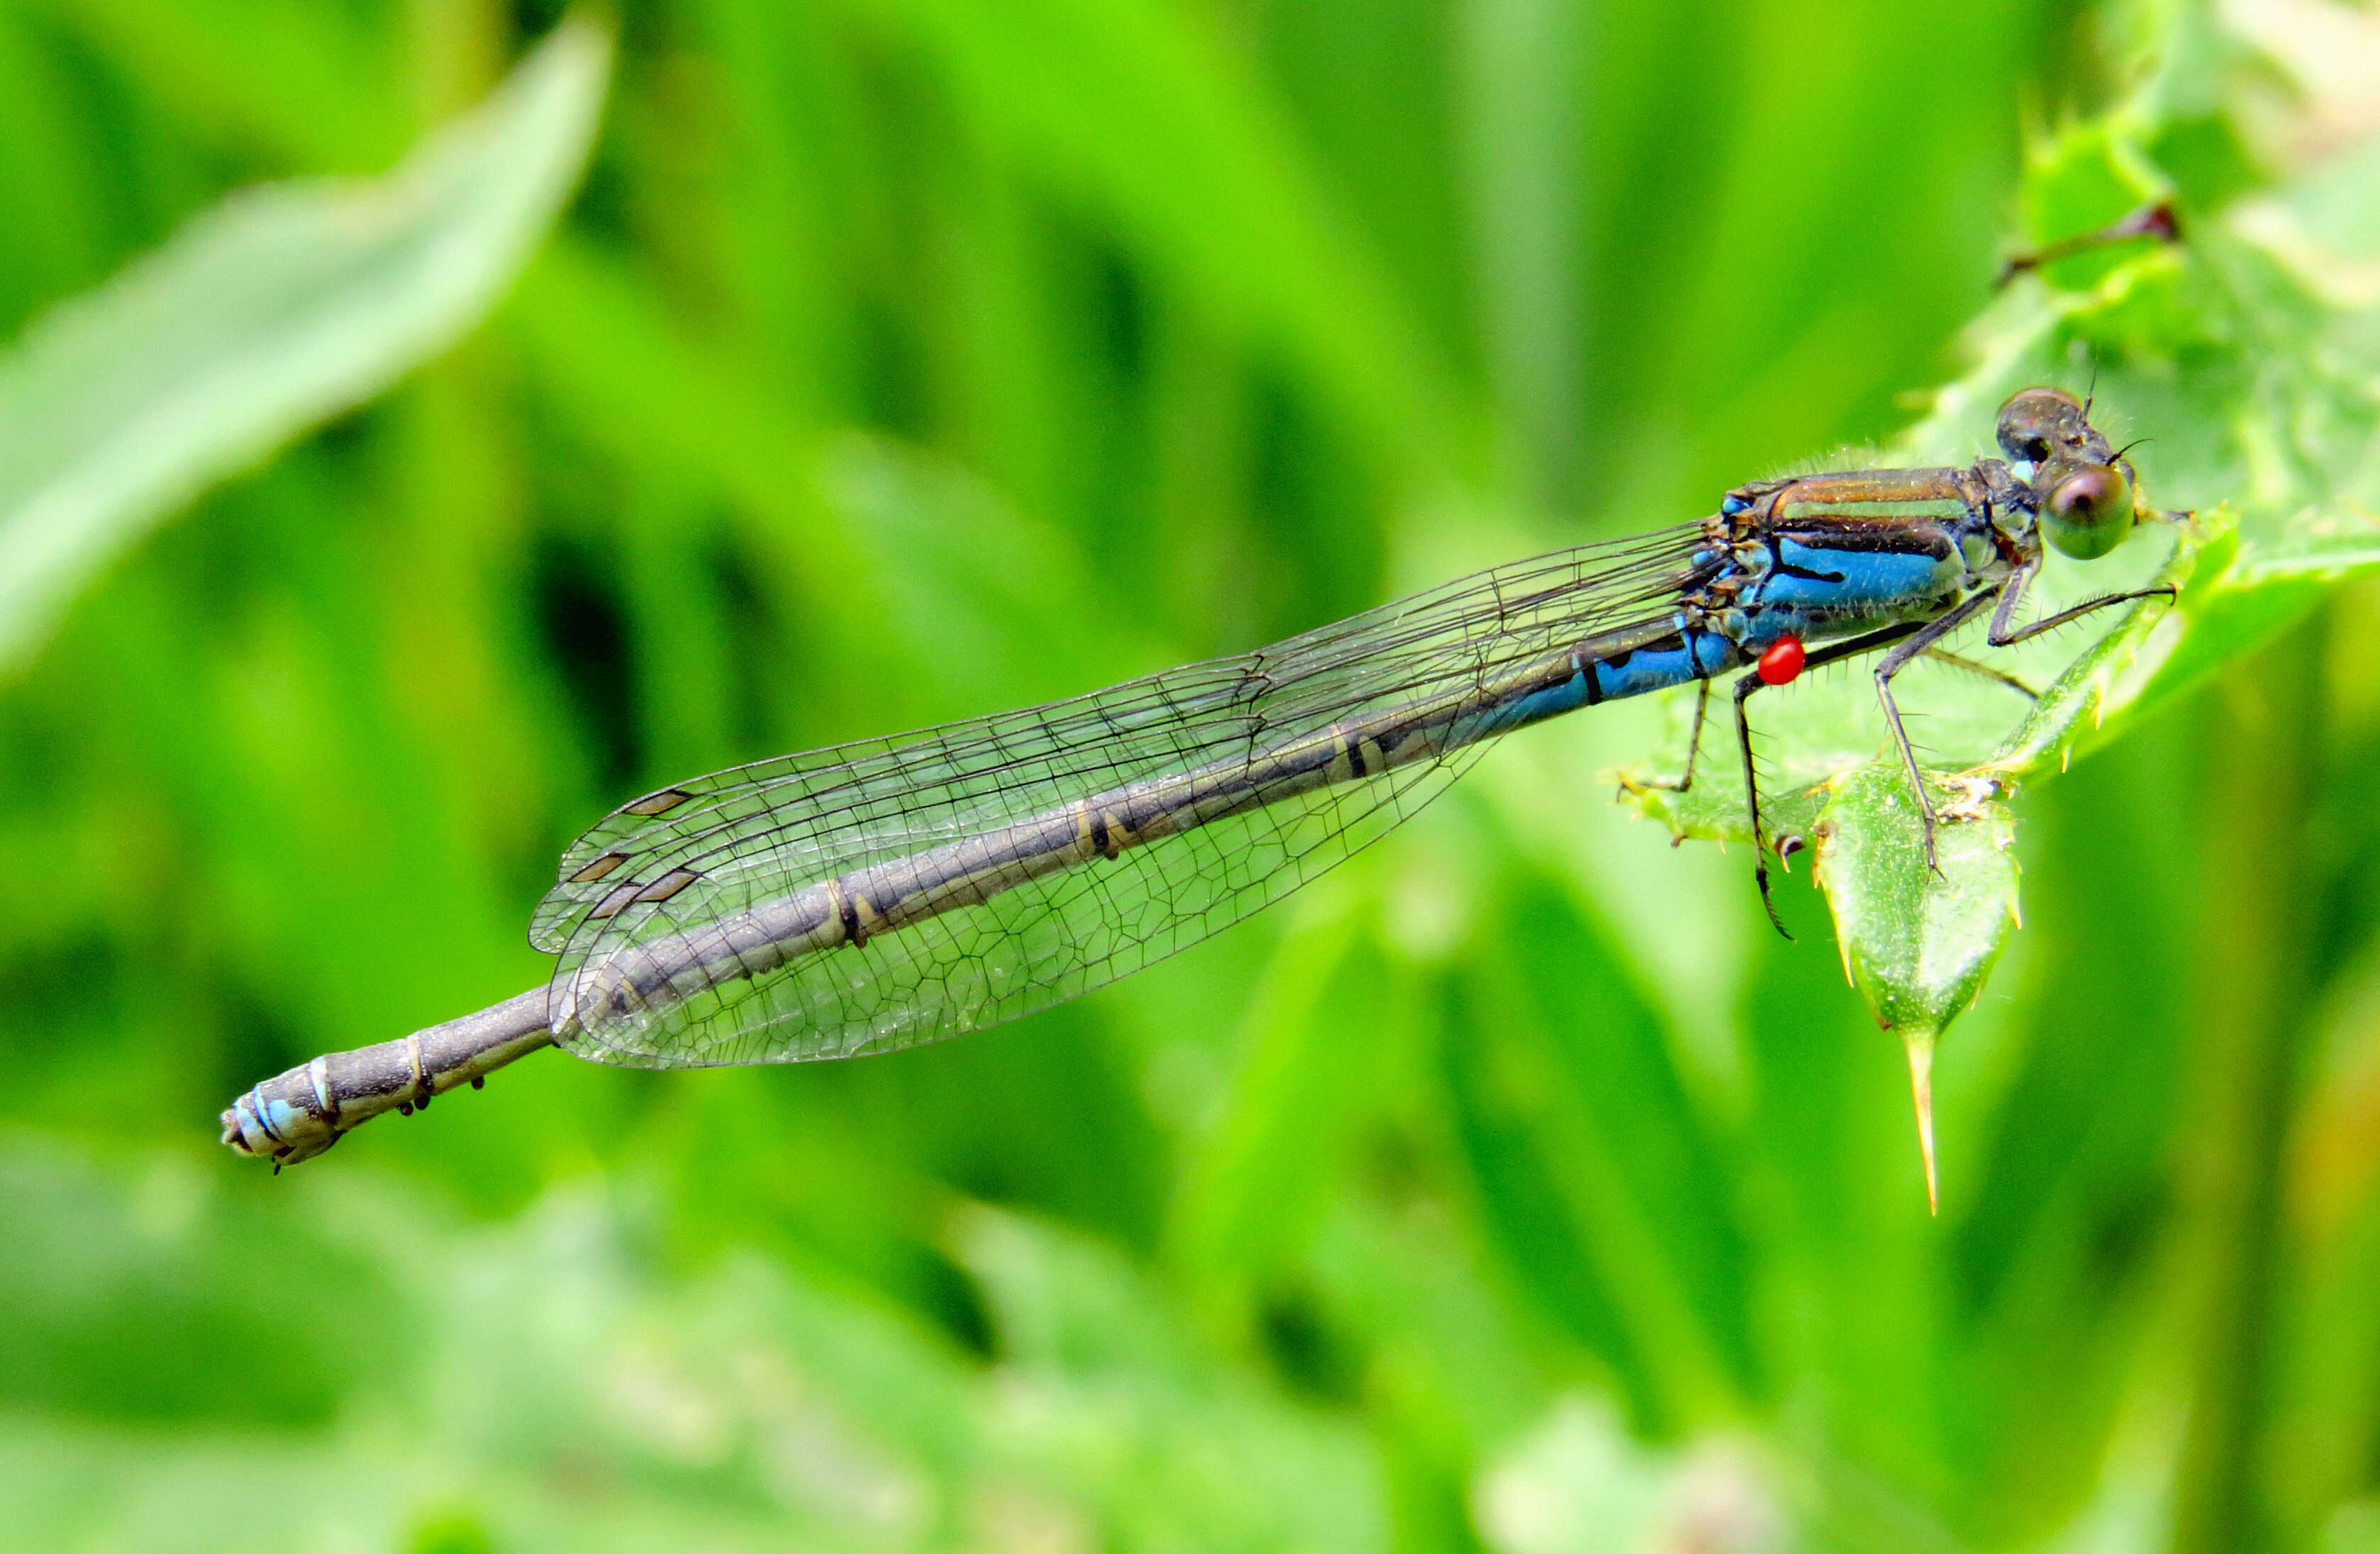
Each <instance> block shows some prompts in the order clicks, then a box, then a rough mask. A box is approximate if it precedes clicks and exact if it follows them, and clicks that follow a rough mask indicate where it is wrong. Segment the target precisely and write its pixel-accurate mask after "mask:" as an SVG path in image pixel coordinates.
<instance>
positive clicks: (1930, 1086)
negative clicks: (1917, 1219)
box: [1900, 1030, 1942, 1217]
mask: <svg viewBox="0 0 2380 1554" xmlns="http://www.w3.org/2000/svg"><path fill="white" fill-rule="evenodd" d="M1900 1044H1901V1046H1902V1047H1903V1048H1905V1049H1906V1050H1908V1053H1909V1095H1910V1099H1912V1100H1913V1101H1914V1102H1915V1103H1916V1107H1917V1152H1918V1154H1919V1155H1921V1156H1922V1157H1924V1159H1925V1211H1926V1212H1927V1213H1928V1214H1932V1215H1935V1216H1937V1217H1939V1216H1940V1214H1941V1212H1942V1191H1941V1186H1940V1183H1939V1181H1938V1180H1937V1176H1936V1174H1935V1170H1934V1033H1933V1032H1932V1031H1930V1030H1929V1031H1903V1032H1902V1033H1901V1037H1900Z"/></svg>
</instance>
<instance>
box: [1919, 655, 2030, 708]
mask: <svg viewBox="0 0 2380 1554" xmlns="http://www.w3.org/2000/svg"><path fill="white" fill-rule="evenodd" d="M1925 657H1927V658H1929V659H1932V660H1933V661H1934V662H1936V663H1947V664H1949V666H1950V667H1951V668H1953V669H1963V670H1965V671H1966V672H1967V673H1968V674H1980V675H1982V676H1983V677H1984V678H1985V679H1986V680H1997V681H1998V682H1999V683H2000V684H2001V685H2003V686H2007V687H2008V688H2009V689H2010V690H2012V691H2014V692H2016V693H2017V694H2018V695H2020V696H2022V697H2025V698H2028V699H2030V700H2034V701H2039V700H2040V699H2041V693H2040V692H2039V691H2037V690H2034V688H2033V687H2032V686H2028V685H2026V684H2025V683H2024V682H2023V681H2022V680H2020V679H2018V678H2017V677H2016V676H2015V675H2013V674H2010V673H2009V672H2008V671H2006V670H2004V669H1995V668H1993V667H1992V666H1991V665H1990V664H1988V663H1979V662H1976V661H1975V660H1973V659H1971V658H1969V657H1967V656H1966V655H1965V654H1963V653H1953V652H1949V651H1947V650H1943V649H1940V648H1928V649H1926V650H1925Z"/></svg>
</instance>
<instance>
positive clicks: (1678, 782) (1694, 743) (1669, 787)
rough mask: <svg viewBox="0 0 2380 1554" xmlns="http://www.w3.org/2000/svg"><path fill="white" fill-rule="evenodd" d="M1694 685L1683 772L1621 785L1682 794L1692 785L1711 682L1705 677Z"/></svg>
mask: <svg viewBox="0 0 2380 1554" xmlns="http://www.w3.org/2000/svg"><path fill="white" fill-rule="evenodd" d="M1694 685H1695V689H1694V733H1693V734H1691V735H1688V736H1687V738H1686V770H1685V774H1684V775H1683V776H1680V777H1640V778H1638V779H1636V780H1635V781H1634V782H1633V783H1624V784H1622V785H1623V786H1627V787H1634V788H1658V789H1660V790H1661V791H1662V792H1664V793H1673V794H1682V793H1684V792H1686V791H1688V790H1689V789H1691V788H1692V787H1693V786H1694V759H1695V758H1696V757H1698V756H1700V755H1701V754H1702V749H1703V720H1704V719H1705V718H1706V717H1708V716H1709V715H1710V691H1711V683H1710V681H1709V680H1708V679H1707V678H1705V679H1702V680H1698V681H1696V682H1695V683H1694Z"/></svg>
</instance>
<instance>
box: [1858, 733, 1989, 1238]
mask: <svg viewBox="0 0 2380 1554" xmlns="http://www.w3.org/2000/svg"><path fill="white" fill-rule="evenodd" d="M1949 783H1953V784H1957V785H1961V786H1963V788H1964V790H1965V791H1964V792H1963V793H1960V792H1956V791H1953V790H1952V788H1950V787H1939V788H1937V791H1936V792H1935V794H1934V795H1933V796H1934V807H1935V809H1936V812H1937V815H1939V816H1940V817H1941V818H1940V819H1939V821H1938V823H1937V826H1936V829H1935V856H1936V860H1937V864H1938V868H1928V867H1927V866H1926V862H1925V829H1924V824H1923V821H1922V819H1920V817H1919V813H1918V808H1917V806H1916V804H1915V803H1914V802H1913V795H1912V794H1911V793H1910V789H1909V780H1908V778H1907V777H1906V776H1905V775H1904V774H1903V773H1902V771H1900V764H1899V762H1897V761H1891V762H1878V763H1876V764H1875V765H1871V766H1865V767H1862V768H1860V769H1859V770H1858V771H1852V772H1847V773H1845V774H1844V775H1843V777H1842V778H1840V780H1839V781H1838V782H1837V783H1836V784H1835V788H1834V793H1833V795H1832V796H1831V797H1830V799H1829V800H1828V805H1827V811H1826V815H1825V816H1824V818H1823V819H1822V820H1821V822H1820V824H1819V825H1818V827H1817V828H1816V834H1817V836H1818V837H1819V845H1820V848H1821V853H1820V862H1821V865H1822V867H1821V868H1820V869H1819V872H1818V881H1819V884H1820V885H1821V887H1822V888H1823V889H1824V890H1825V891H1826V892H1827V901H1828V905H1830V906H1831V907H1832V908H1833V909H1834V915H1835V933H1836V938H1837V941H1838V943H1839V945H1840V949H1841V951H1842V956H1843V965H1844V967H1845V969H1846V970H1848V971H1849V972H1850V973H1851V978H1852V985H1853V986H1854V987H1856V988H1858V989H1859V990H1860V994H1861V996H1862V997H1864V998H1865V999H1866V1000H1867V1002H1868V1007H1869V1009H1870V1010H1872V1011H1873V1012H1874V1013H1875V1014H1876V1023H1877V1024H1878V1025H1880V1026H1883V1027H1884V1028H1885V1029H1887V1030H1888V1031H1891V1032H1893V1033H1894V1034H1896V1035H1897V1036H1899V1037H1900V1039H1901V1042H1902V1043H1903V1045H1904V1046H1906V1047H1907V1049H1908V1052H1909V1077H1910V1084H1911V1087H1912V1091H1913V1098H1914V1100H1915V1104H1916V1108H1917V1142H1918V1147H1919V1150H1920V1152H1921V1153H1922V1154H1923V1155H1924V1157H1925V1196H1926V1201H1927V1202H1928V1203H1929V1204H1932V1205H1935V1206H1936V1208H1937V1212H1938V1207H1939V1189H1938V1184H1937V1173H1936V1170H1935V1154H1934V1102H1933V1066H1934V1043H1935V1040H1936V1038H1937V1037H1938V1036H1939V1035H1940V1034H1941V1032H1943V1031H1944V1030H1946V1029H1948V1028H1949V1024H1950V1022H1951V1021H1952V1020H1954V1019H1956V1018H1957V1017H1958V1016H1959V1014H1961V1013H1962V1012H1963V1011H1964V1010H1966V1009H1967V1008H1968V1007H1969V1006H1970V1005H1972V1004H1973V1002H1974V1001H1975V998H1976V996H1977V995H1978V994H1979V993H1980V992H1981V991H1982V990H1983V985H1984V978H1985V977H1986V976H1987V975H1988V974H1989V973H1990V971H1991V968H1992V965H1993V963H1994V962H1995V961H1997V960H1998V959H1999V954H2000V951H2001V950H2002V949H2004V948H2006V946H2007V944H2008V936H2009V933H2010V929H2013V928H2014V927H2015V924H2016V896H2017V868H2016V855H2015V852H2014V850H2013V844H2014V842H2015V839H2016V820H2015V817H2014V816H2013V815H2011V814H2010V811H2009V808H2008V806H2007V805H2006V804H2004V803H2002V802H2001V801H2000V796H1999V794H1998V788H1997V785H1996V784H1995V783H1994V782H1993V781H1992V780H1991V779H1990V778H1988V777H1986V776H1982V775H1973V776H1968V777H1963V778H1957V779H1950V780H1949Z"/></svg>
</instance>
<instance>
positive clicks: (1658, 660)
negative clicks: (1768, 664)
mask: <svg viewBox="0 0 2380 1554" xmlns="http://www.w3.org/2000/svg"><path fill="white" fill-rule="evenodd" d="M1741 662H1743V656H1742V655H1741V654H1740V653H1739V652H1738V651H1737V650H1736V647H1735V644H1733V643H1732V642H1730V641H1729V640H1728V639H1727V638H1726V637H1722V636H1720V635H1719V634H1718V632H1716V631H1712V630H1708V629H1706V628H1696V629H1692V630H1685V629H1682V630H1681V631H1680V632H1679V633H1678V634H1677V635H1676V636H1673V637H1664V638H1662V639H1660V640H1659V641H1658V642H1652V643H1648V644H1646V645H1645V646H1644V647H1641V648H1636V649H1633V650H1627V651H1622V652H1618V653H1614V654H1612V655H1611V656H1610V657H1609V658H1602V659H1597V661H1596V662H1594V663H1593V664H1592V665H1590V672H1591V673H1592V674H1594V675H1595V697H1594V699H1595V700H1597V701H1617V700H1619V699H1620V698H1622V697H1628V696H1643V695H1644V694H1645V692H1647V691H1659V690H1667V689H1669V688H1670V686H1682V685H1685V684H1686V683H1687V682H1688V681H1692V680H1706V679H1708V678H1710V677H1711V676H1712V675H1714V674H1719V673H1721V672H1722V671H1725V670H1728V669H1730V668H1733V667H1734V666H1735V665H1736V664H1739V663H1741Z"/></svg>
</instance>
